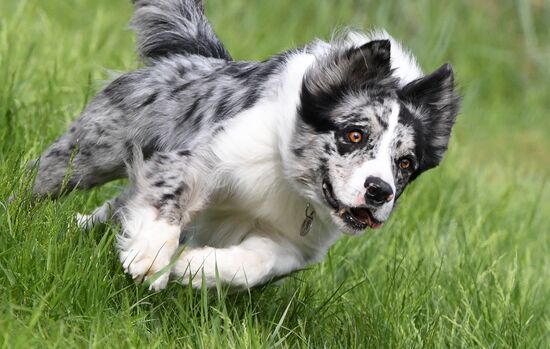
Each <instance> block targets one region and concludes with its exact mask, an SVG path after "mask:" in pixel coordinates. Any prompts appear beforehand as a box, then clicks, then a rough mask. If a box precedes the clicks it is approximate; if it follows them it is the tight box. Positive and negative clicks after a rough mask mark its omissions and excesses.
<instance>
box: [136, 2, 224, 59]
mask: <svg viewBox="0 0 550 349" xmlns="http://www.w3.org/2000/svg"><path fill="white" fill-rule="evenodd" d="M132 2H133V3H134V8H135V11H134V16H133V18H132V27H133V28H134V30H135V32H136V36H137V49H138V52H139V54H140V56H141V57H142V59H143V60H144V61H145V63H147V64H152V63H153V62H154V61H155V60H157V59H160V58H163V57H167V56H170V55H174V54H183V55H189V54H197V55H201V56H204V57H212V58H220V59H224V60H227V61H230V60H232V59H231V56H230V55H229V52H227V50H226V48H225V47H224V46H223V44H222V43H221V42H220V39H219V38H218V37H217V36H216V33H214V30H213V29H212V27H211V26H210V23H208V20H207V18H206V17H205V15H204V6H203V4H202V1H201V0H132Z"/></svg>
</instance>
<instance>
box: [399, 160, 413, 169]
mask: <svg viewBox="0 0 550 349" xmlns="http://www.w3.org/2000/svg"><path fill="white" fill-rule="evenodd" d="M410 167H411V160H409V159H407V158H405V159H401V160H399V168H400V169H402V170H407V169H409V168H410Z"/></svg>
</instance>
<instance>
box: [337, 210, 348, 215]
mask: <svg viewBox="0 0 550 349" xmlns="http://www.w3.org/2000/svg"><path fill="white" fill-rule="evenodd" d="M347 211H348V209H347V208H341V209H340V210H339V211H338V215H339V216H343V215H344V213H346V212H347Z"/></svg>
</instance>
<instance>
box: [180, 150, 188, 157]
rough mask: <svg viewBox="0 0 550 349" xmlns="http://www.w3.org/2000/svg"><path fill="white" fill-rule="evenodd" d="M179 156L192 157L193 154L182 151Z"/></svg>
mask: <svg viewBox="0 0 550 349" xmlns="http://www.w3.org/2000/svg"><path fill="white" fill-rule="evenodd" d="M177 154H178V155H179V156H191V152H190V151H189V150H180V151H178V152H177Z"/></svg>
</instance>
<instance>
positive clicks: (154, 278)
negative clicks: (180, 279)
mask: <svg viewBox="0 0 550 349" xmlns="http://www.w3.org/2000/svg"><path fill="white" fill-rule="evenodd" d="M180 231H181V229H180V227H179V226H176V225H173V224H169V223H168V222H165V221H163V220H160V219H159V218H158V214H157V212H155V211H154V210H152V209H149V210H148V209H139V210H134V211H132V212H131V214H130V215H127V216H126V217H125V219H124V220H123V233H122V234H121V235H119V237H118V248H119V257H120V261H121V262H122V266H123V268H124V271H125V272H126V273H128V274H130V276H131V277H132V279H134V280H135V281H136V282H139V283H142V282H145V283H148V282H150V285H149V289H150V290H155V291H158V290H161V289H164V288H165V287H166V285H167V284H168V279H169V276H170V270H163V269H164V268H166V267H167V266H169V264H170V259H171V258H172V255H173V254H174V252H175V251H176V249H177V248H178V245H179V235H180Z"/></svg>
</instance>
